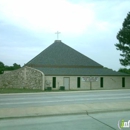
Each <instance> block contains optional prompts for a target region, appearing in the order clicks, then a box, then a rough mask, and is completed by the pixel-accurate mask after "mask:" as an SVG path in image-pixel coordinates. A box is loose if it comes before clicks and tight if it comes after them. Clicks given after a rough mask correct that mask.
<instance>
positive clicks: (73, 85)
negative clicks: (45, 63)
mask: <svg viewBox="0 0 130 130" xmlns="http://www.w3.org/2000/svg"><path fill="white" fill-rule="evenodd" d="M52 77H56V88H52V90H59V88H60V86H63V84H64V83H63V79H64V77H69V78H70V90H90V88H91V89H122V76H101V77H103V88H101V87H100V78H101V77H98V81H95V82H91V83H90V82H84V81H82V76H46V77H45V81H46V82H45V87H47V86H49V87H52ZM77 77H81V87H80V88H77ZM46 83H50V84H49V85H48V84H46ZM90 85H91V87H90ZM125 88H130V77H125Z"/></svg>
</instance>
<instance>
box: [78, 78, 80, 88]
mask: <svg viewBox="0 0 130 130" xmlns="http://www.w3.org/2000/svg"><path fill="white" fill-rule="evenodd" d="M77 88H80V77H77Z"/></svg>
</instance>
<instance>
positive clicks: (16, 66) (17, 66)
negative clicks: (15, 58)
mask: <svg viewBox="0 0 130 130" xmlns="http://www.w3.org/2000/svg"><path fill="white" fill-rule="evenodd" d="M13 68H14V70H16V69H19V68H21V66H20V65H18V64H16V63H14V64H13Z"/></svg>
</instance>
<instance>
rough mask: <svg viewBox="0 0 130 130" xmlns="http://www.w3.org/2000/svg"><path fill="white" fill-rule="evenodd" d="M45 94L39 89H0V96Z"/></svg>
mask: <svg viewBox="0 0 130 130" xmlns="http://www.w3.org/2000/svg"><path fill="white" fill-rule="evenodd" d="M35 92H44V91H43V90H39V89H17V88H0V94H2V93H35Z"/></svg>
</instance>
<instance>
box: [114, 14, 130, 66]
mask: <svg viewBox="0 0 130 130" xmlns="http://www.w3.org/2000/svg"><path fill="white" fill-rule="evenodd" d="M117 39H118V41H119V43H117V44H115V46H116V49H117V50H120V51H121V52H122V54H120V55H121V56H122V59H120V63H121V65H123V66H130V12H129V13H128V14H127V17H126V18H125V19H124V22H123V24H122V29H120V31H119V32H118V34H117Z"/></svg>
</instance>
